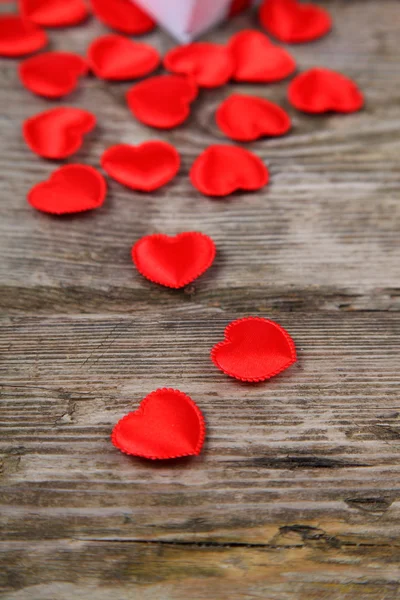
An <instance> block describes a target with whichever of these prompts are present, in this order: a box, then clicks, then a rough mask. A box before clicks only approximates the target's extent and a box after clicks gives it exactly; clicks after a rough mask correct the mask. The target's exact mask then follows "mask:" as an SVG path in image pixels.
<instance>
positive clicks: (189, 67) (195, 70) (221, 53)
mask: <svg viewBox="0 0 400 600" xmlns="http://www.w3.org/2000/svg"><path fill="white" fill-rule="evenodd" d="M164 66H165V68H166V69H167V70H168V71H172V72H173V73H178V74H180V75H188V76H190V77H191V78H193V80H194V81H195V82H196V83H197V85H199V86H200V87H205V88H213V87H219V86H221V85H224V84H225V83H226V82H227V81H229V79H230V78H231V75H232V71H233V64H232V58H231V56H230V54H229V52H228V50H227V49H226V48H225V46H221V45H220V44H212V43H210V42H195V43H193V44H187V45H186V46H177V47H176V48H173V49H172V50H170V51H169V52H168V53H167V54H166V55H165V57H164Z"/></svg>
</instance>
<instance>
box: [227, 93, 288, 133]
mask: <svg viewBox="0 0 400 600" xmlns="http://www.w3.org/2000/svg"><path fill="white" fill-rule="evenodd" d="M216 121H217V125H218V127H219V128H220V129H221V130H222V131H223V132H224V133H225V135H227V136H228V137H230V138H232V139H233V140H237V141H239V142H250V141H252V140H257V139H258V138H260V137H263V136H269V137H273V136H279V135H284V134H285V133H287V132H288V131H289V129H290V128H291V122H290V117H289V115H288V114H287V113H286V112H285V111H284V110H283V108H281V107H280V106H278V105H277V104H274V103H273V102H270V101H269V100H264V98H255V97H254V96H245V95H244V94H232V96H229V98H227V99H226V100H224V101H223V102H222V104H220V106H219V108H218V110H217V112H216Z"/></svg>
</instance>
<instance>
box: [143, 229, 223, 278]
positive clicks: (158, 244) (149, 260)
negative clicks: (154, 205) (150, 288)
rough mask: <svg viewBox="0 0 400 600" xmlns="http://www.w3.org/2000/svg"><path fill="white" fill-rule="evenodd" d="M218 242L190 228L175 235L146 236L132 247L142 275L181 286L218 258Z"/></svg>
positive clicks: (196, 276) (158, 234)
mask: <svg viewBox="0 0 400 600" xmlns="http://www.w3.org/2000/svg"><path fill="white" fill-rule="evenodd" d="M215 253H216V250H215V244H214V242H213V241H212V239H211V238H210V237H208V236H207V235H204V233H198V232H196V231H187V232H185V233H179V234H178V235H176V236H174V237H170V236H168V235H164V234H162V233H155V234H154V235H146V236H145V237H143V238H142V239H140V240H139V241H138V242H136V244H135V245H134V246H133V248H132V260H133V262H134V264H135V266H136V268H137V270H138V271H139V273H141V275H143V277H146V279H149V280H150V281H153V283H158V284H160V285H165V286H167V287H171V288H175V289H179V288H182V287H185V285H188V284H189V283H191V282H192V281H194V280H195V279H197V278H198V277H200V275H202V274H203V273H204V272H205V271H207V269H208V268H209V267H210V266H211V265H212V263H213V262H214V258H215Z"/></svg>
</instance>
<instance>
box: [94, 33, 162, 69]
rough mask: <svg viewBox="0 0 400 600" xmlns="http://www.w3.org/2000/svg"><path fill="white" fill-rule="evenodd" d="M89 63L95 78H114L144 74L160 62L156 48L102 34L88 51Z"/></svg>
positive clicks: (116, 36) (124, 38)
mask: <svg viewBox="0 0 400 600" xmlns="http://www.w3.org/2000/svg"><path fill="white" fill-rule="evenodd" d="M88 60H89V66H90V68H91V69H92V71H93V72H94V74H95V75H96V76H97V77H100V78H101V79H109V80H114V81H124V80H126V79H137V78H138V77H143V76H144V75H148V74H149V73H151V72H152V71H154V69H156V68H157V67H158V65H159V64H160V55H159V54H158V52H157V50H156V49H155V48H153V47H152V46H149V45H148V44H144V43H143V42H134V41H133V40H129V39H127V38H126V37H123V36H122V35H112V34H111V35H104V36H102V37H100V38H97V40H94V42H92V43H91V44H90V46H89V50H88Z"/></svg>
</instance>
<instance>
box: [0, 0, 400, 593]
mask: <svg viewBox="0 0 400 600" xmlns="http://www.w3.org/2000/svg"><path fill="white" fill-rule="evenodd" d="M326 5H327V6H328V7H329V10H330V11H331V12H332V15H333V18H334V21H335V29H334V31H333V32H332V33H331V34H330V35H329V36H328V37H326V38H325V39H323V40H320V41H319V42H316V43H314V44H310V45H305V46H296V47H293V49H292V51H293V53H294V55H295V57H296V58H297V60H298V63H299V67H300V68H306V67H308V66H312V65H314V64H321V65H326V66H328V67H331V68H336V69H338V70H341V71H343V72H344V73H347V74H349V75H350V76H351V77H354V79H355V80H356V81H357V82H358V83H359V84H360V86H361V87H362V89H363V90H364V91H365V93H366V98H367V105H366V109H365V110H364V111H362V112H360V113H358V114H355V115H349V116H327V117H322V118H313V117H309V116H306V115H300V114H298V113H296V112H295V111H294V110H292V109H291V108H290V107H289V106H288V103H287V101H286V97H285V93H286V87H287V83H286V82H284V83H282V84H277V85H273V86H238V85H229V86H226V87H224V88H223V89H218V90H213V91H208V92H202V93H201V95H200V98H199V100H198V101H196V103H195V105H194V109H193V115H192V116H191V118H190V120H189V121H188V123H187V124H185V125H184V126H182V127H180V128H179V129H177V130H175V131H172V132H167V133H166V132H161V133H160V132H155V131H153V130H150V129H148V128H146V127H144V126H142V125H141V124H139V123H137V122H135V120H134V119H133V118H132V116H131V115H130V114H129V111H128V109H127V107H126V106H125V103H124V93H125V91H126V90H127V89H128V87H129V84H114V85H111V84H104V83H102V82H99V81H96V80H95V79H94V78H87V79H86V80H85V81H83V82H82V85H81V86H80V89H79V90H78V91H77V92H75V93H74V94H72V95H71V96H70V97H68V98H67V99H66V100H65V103H64V104H67V105H72V106H81V107H85V108H89V109H92V110H94V112H95V113H96V114H97V117H98V121H99V128H98V130H97V131H96V133H94V134H93V135H92V136H91V137H89V138H88V140H87V142H86V143H85V145H84V147H83V148H82V150H81V151H80V152H79V153H78V154H77V155H76V156H75V157H73V158H72V159H71V160H70V162H78V161H83V162H87V163H88V164H92V165H94V166H98V165H99V158H100V156H101V153H102V151H103V150H104V149H105V148H106V147H107V146H108V145H111V144H113V143H117V142H131V143H138V142H140V141H142V140H146V139H149V138H161V139H167V140H169V141H172V142H173V143H174V144H175V145H176V146H177V148H178V149H179V151H180V152H181V155H182V170H181V173H180V174H179V176H178V177H177V179H176V180H175V181H174V182H172V183H171V184H169V185H168V186H166V187H165V188H163V189H162V190H160V191H159V192H157V193H155V194H151V195H144V194H136V193H134V192H132V191H129V190H127V189H124V188H123V187H122V186H119V185H118V184H117V183H115V182H110V185H109V195H108V198H107V202H106V204H105V205H104V207H103V208H101V209H100V210H97V211H94V212H93V213H92V214H85V215H80V216H77V217H71V218H67V219H56V218H49V217H47V216H46V215H42V214H39V213H36V212H35V211H33V210H32V209H31V208H30V207H29V206H28V205H27V203H26V200H25V194H26V191H27V190H28V189H29V188H30V187H31V186H32V185H33V184H34V183H36V182H37V181H39V180H41V179H44V178H46V177H47V176H48V174H49V173H50V172H51V171H52V170H53V169H54V164H52V163H50V162H47V161H43V160H40V159H39V158H37V157H35V156H34V155H33V154H31V153H30V152H29V151H28V150H27V148H26V147H25V146H24V144H23V142H22V139H21V136H20V124H21V121H22V120H23V119H24V118H26V117H27V116H29V115H31V114H33V113H35V112H38V111H40V110H44V109H45V108H48V107H49V106H50V105H51V103H49V102H46V101H45V100H43V99H40V98H36V97H33V96H31V95H29V93H28V92H27V91H25V90H23V89H22V87H21V85H20V83H19V82H18V78H17V76H16V69H15V65H16V62H15V61H6V60H2V61H0V72H1V76H2V86H1V89H0V124H1V135H0V193H1V198H0V246H1V254H2V260H1V262H0V279H1V282H0V306H1V307H2V314H3V317H2V319H1V320H0V332H1V337H0V351H1V363H0V379H1V388H0V394H1V408H0V411H1V415H0V421H1V423H0V427H1V440H0V452H1V471H0V481H1V501H2V509H1V516H2V521H3V534H2V536H1V539H2V542H1V543H0V552H1V556H0V564H1V567H0V590H1V592H0V594H2V595H1V597H4V598H5V599H7V600H72V599H75V598H80V599H82V600H86V599H89V598H90V599H91V600H105V599H106V598H107V599H108V598H113V599H114V600H127V599H128V598H129V600H130V599H131V598H135V599H136V598H138V600H148V599H149V600H150V599H151V600H155V599H156V600H187V599H188V598H191V599H192V598H193V600H197V599H198V600H202V599H203V598H204V599H205V598H213V599H215V600H219V599H225V598H226V599H229V600H250V599H251V600H253V599H256V598H257V599H260V600H314V599H318V600H319V599H321V598H329V600H353V599H355V598H356V599H362V600H364V599H366V600H369V599H371V600H372V599H373V600H376V599H379V600H383V599H384V600H395V599H398V597H399V563H400V560H399V558H400V557H399V533H400V467H399V450H400V403H399V395H398V391H399V380H400V375H399V359H398V350H399V342H398V340H399V333H400V315H399V312H398V309H399V264H400V261H399V245H398V231H399V213H400V211H399V202H398V191H399V188H400V186H399V183H400V175H399V173H400V169H399V166H400V152H399V150H400V144H399V132H400V115H399V100H400V97H399V90H400V66H399V64H400V51H399V44H398V28H399V20H400V13H399V5H398V2H397V1H396V0H380V2H375V1H373V0H364V1H361V0H353V1H352V2H349V1H342V0H332V1H331V2H326ZM2 10H3V11H4V8H2ZM252 26H256V21H255V20H253V19H252V18H251V17H250V16H243V17H239V18H237V19H235V20H234V21H232V22H231V23H229V24H225V25H224V26H222V27H221V28H219V30H217V31H215V32H213V33H212V34H210V35H209V36H208V39H212V40H215V41H220V42H221V41H222V42H224V41H226V40H227V39H228V38H229V36H230V35H231V34H232V33H233V32H235V31H237V30H239V29H240V28H243V27H252ZM103 32H105V28H103V27H102V26H101V25H99V24H96V23H94V22H90V23H88V24H87V25H85V26H82V27H78V28H72V29H70V30H65V31H52V32H51V33H50V37H51V40H52V48H59V49H67V50H68V49H75V50H76V51H78V52H81V53H84V51H85V48H86V46H87V45H88V43H89V41H90V40H91V39H93V38H94V37H95V36H96V35H99V34H100V33H103ZM146 39H148V40H149V41H150V42H151V43H153V44H155V45H156V46H157V47H158V48H160V50H162V51H163V52H164V51H165V50H166V49H167V48H169V47H171V45H172V41H171V40H170V39H169V38H168V37H167V36H166V35H165V34H163V33H160V32H155V33H153V34H151V35H149V36H147V37H146ZM233 90H243V91H247V92H250V93H254V94H258V95H260V96H263V97H266V98H271V99H274V100H276V101H278V102H280V103H281V104H282V105H283V106H285V107H286V108H287V109H288V110H289V112H290V114H291V115H292V117H293V123H294V130H293V132H292V133H291V134H290V135H289V136H287V137H285V138H282V139H277V140H264V141H260V142H256V143H254V144H251V145H249V147H250V148H252V149H253V150H254V151H255V152H256V153H257V154H258V155H260V156H261V157H262V158H263V159H265V161H266V162H267V164H268V165H269V167H270V170H271V185H270V186H269V187H268V188H266V189H265V190H263V191H262V192H260V193H257V194H237V195H235V196H234V197H232V198H231V199H228V200H221V201H215V200H210V199H206V198H204V197H202V196H201V195H200V194H198V193H197V192H195V190H193V188H192V187H191V185H190V183H189V180H188V177H187V175H188V171H189V168H190V165H191V163H192V161H193V160H194V158H195V157H196V156H197V155H198V154H199V153H200V152H201V150H202V149H203V148H205V147H206V146H207V145H208V144H210V143H213V142H215V141H221V140H223V137H222V136H221V134H220V133H219V132H218V130H217V128H216V126H215V123H214V120H213V114H214V111H215V108H216V106H217V105H218V103H219V102H220V101H221V99H222V98H224V97H226V96H227V95H228V94H229V93H230V92H231V91H233ZM55 104H56V105H58V104H60V103H55ZM190 229H198V230H201V231H203V232H205V233H208V234H210V235H211V236H212V237H213V238H214V239H215V241H216V243H217V247H218V256H217V260H216V263H215V265H214V266H213V267H212V268H211V269H210V270H209V271H208V273H206V274H205V275H204V276H203V277H202V278H201V279H199V280H198V281H197V282H196V283H195V284H194V285H192V286H189V287H188V288H187V289H185V290H182V291H172V290H166V289H162V288H159V287H157V286H155V285H153V284H151V283H149V282H146V281H145V280H144V279H143V278H141V277H140V276H139V275H138V274H137V273H136V272H135V271H134V269H133V266H132V263H131V259H130V246H131V245H132V243H133V242H134V241H136V240H137V239H138V238H139V237H141V236H142V235H144V234H146V233H152V232H154V231H163V232H165V233H170V234H172V233H175V232H178V231H183V230H190ZM246 314H260V315H263V316H270V317H272V318H274V319H276V320H277V321H278V322H279V323H281V324H282V325H283V326H284V327H286V328H287V329H288V331H289V332H290V333H291V334H292V335H293V337H294V339H295V341H296V344H297V347H298V350H299V361H298V363H297V364H296V365H294V366H293V367H292V368H291V369H289V370H288V371H286V372H285V373H283V374H281V375H280V376H279V377H277V378H275V379H273V380H271V381H270V382H268V383H265V384H260V385H256V386H252V385H247V384H241V383H238V382H236V381H234V380H232V379H230V378H228V377H226V376H224V375H223V374H222V373H220V372H218V371H217V370H216V369H215V368H214V366H213V365H212V363H211V362H210V359H209V351H210V348H211V347H212V345H213V344H214V343H216V342H217V341H219V340H220V339H221V338H222V334H223V329H224V327H225V325H226V324H227V323H228V322H229V321H230V320H231V319H234V318H237V317H240V316H243V315H246ZM161 386H169V387H177V388H180V389H182V390H183V391H185V392H187V393H188V394H190V395H191V396H192V397H193V399H194V400H195V401H196V402H197V403H198V405H199V406H200V408H201V410H202V411H203V412H204V415H205V418H206V421H207V440H206V444H205V448H204V451H203V452H202V454H201V455H200V456H199V457H196V458H194V459H185V460H181V461H169V462H167V463H166V464H155V463H150V464H148V463H147V462H146V461H143V460H135V459H133V458H129V457H127V456H125V455H122V454H121V453H119V452H118V451H117V450H116V449H114V448H113V446H112V445H111V443H110V441H109V436H110V432H111V429H112V426H113V424H114V423H115V422H116V421H117V420H118V419H119V418H120V417H121V416H122V415H124V414H125V413H126V412H128V411H129V410H133V409H134V408H135V407H136V406H137V405H138V403H139V402H140V400H141V398H142V397H143V396H144V395H146V394H147V393H148V392H149V391H151V390H152V389H155V388H156V387H161Z"/></svg>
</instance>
